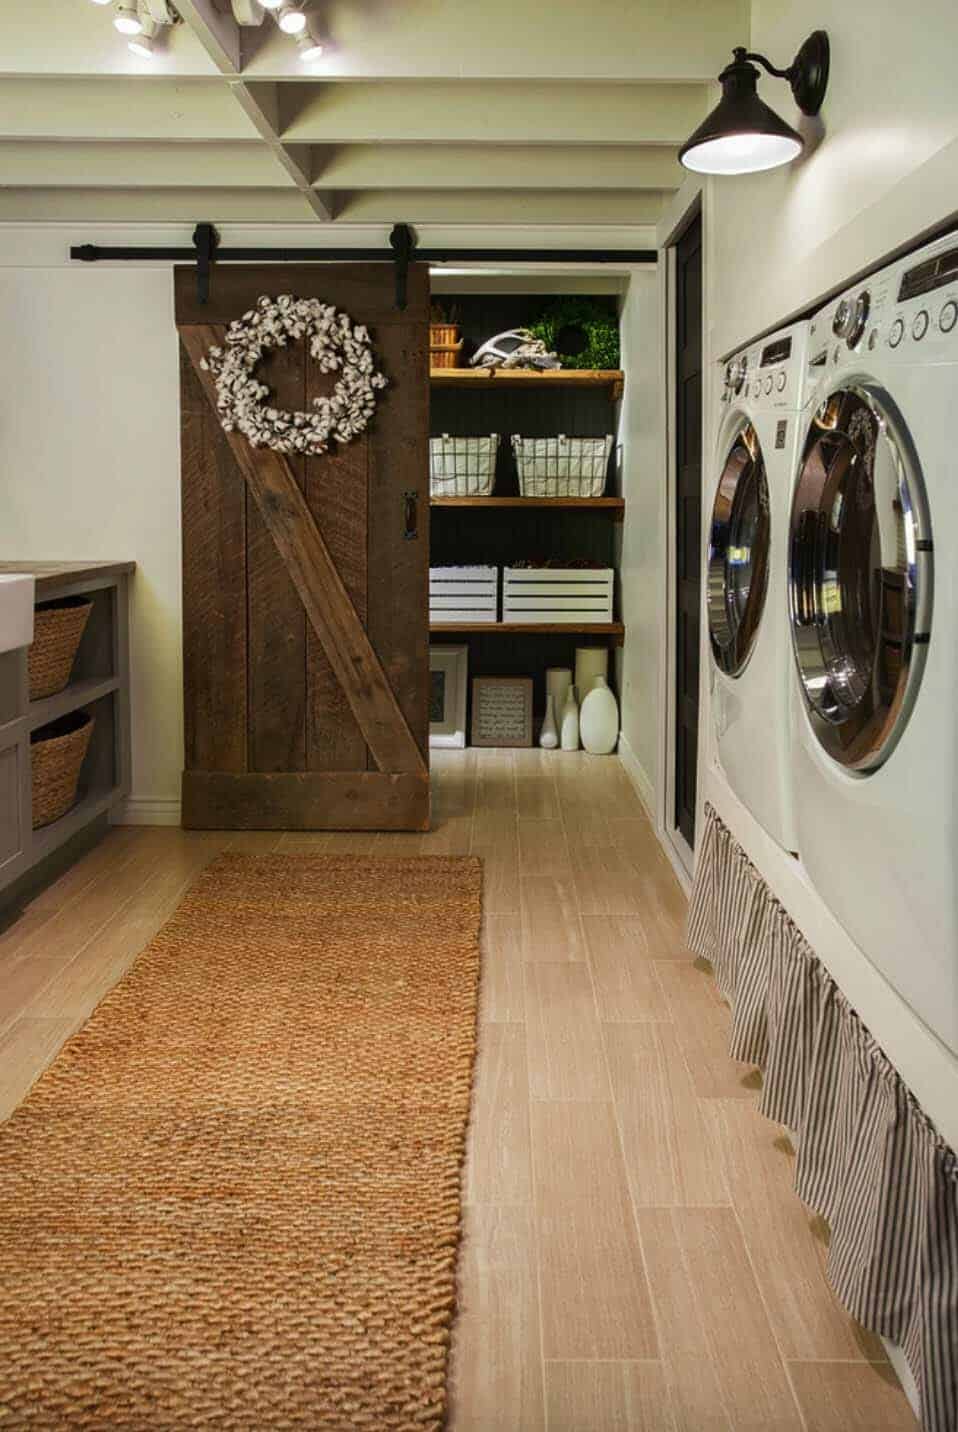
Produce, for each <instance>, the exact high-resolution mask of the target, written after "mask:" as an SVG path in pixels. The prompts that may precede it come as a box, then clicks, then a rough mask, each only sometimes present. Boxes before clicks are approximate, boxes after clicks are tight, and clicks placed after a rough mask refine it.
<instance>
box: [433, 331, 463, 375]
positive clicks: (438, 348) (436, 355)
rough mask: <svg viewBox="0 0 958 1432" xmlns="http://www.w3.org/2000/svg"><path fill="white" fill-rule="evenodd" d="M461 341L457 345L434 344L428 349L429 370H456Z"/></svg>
mask: <svg viewBox="0 0 958 1432" xmlns="http://www.w3.org/2000/svg"><path fill="white" fill-rule="evenodd" d="M461 351H462V339H461V338H460V340H459V342H458V343H434V344H430V347H429V366H430V368H458V367H459V354H460V352H461Z"/></svg>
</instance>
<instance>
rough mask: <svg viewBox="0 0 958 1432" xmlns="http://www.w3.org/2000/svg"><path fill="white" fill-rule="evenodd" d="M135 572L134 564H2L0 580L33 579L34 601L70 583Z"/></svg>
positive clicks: (0, 562) (2, 562) (0, 565)
mask: <svg viewBox="0 0 958 1432" xmlns="http://www.w3.org/2000/svg"><path fill="white" fill-rule="evenodd" d="M134 571H136V563H135V562H4V561H0V576H4V577H14V576H30V574H31V573H32V574H33V576H34V577H36V579H37V585H36V594H37V597H38V598H39V597H44V596H46V595H47V594H48V593H49V592H51V591H54V590H55V589H56V588H57V587H65V586H66V585H67V584H68V583H72V582H87V581H90V580H92V579H94V578H99V577H122V576H124V575H125V574H126V573H128V572H134Z"/></svg>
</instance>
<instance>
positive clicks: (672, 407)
mask: <svg viewBox="0 0 958 1432" xmlns="http://www.w3.org/2000/svg"><path fill="white" fill-rule="evenodd" d="M683 197H684V196H683ZM696 220H700V222H701V224H702V245H703V259H704V262H703V270H705V269H707V214H706V205H705V196H704V191H703V189H702V188H701V187H700V188H697V189H695V190H694V191H691V192H689V194H688V200H687V203H686V206H685V208H684V209H683V210H682V211H681V212H675V213H673V214H672V215H670V216H669V220H667V221H666V222H667V224H668V227H666V224H663V226H662V228H660V230H659V247H660V253H661V256H662V260H663V262H662V263H661V273H662V314H663V322H664V329H665V334H664V337H665V342H664V353H665V369H666V382H665V393H664V405H663V406H664V413H663V418H664V423H665V432H666V455H667V480H666V484H665V492H664V494H663V499H662V509H661V511H662V518H663V522H662V528H661V531H662V534H663V543H664V547H665V552H664V560H663V564H662V568H661V572H662V581H663V586H664V590H663V591H662V602H663V615H662V619H661V623H660V646H659V650H660V653H661V659H660V667H659V672H660V675H659V682H660V684H659V692H660V706H659V710H660V713H661V717H660V731H659V768H658V770H659V778H658V781H657V785H658V798H657V802H656V804H657V807H658V814H659V820H660V821H661V827H660V828H661V830H662V834H663V837H664V839H665V840H666V848H667V851H668V854H669V856H670V859H671V860H672V863H673V865H674V866H675V868H676V872H677V873H678V874H679V875H680V877H684V880H685V882H686V883H687V882H690V881H691V877H692V871H693V868H694V860H695V853H694V850H693V849H692V847H691V846H690V845H689V843H688V841H687V840H686V839H685V836H684V835H683V834H682V832H681V830H680V829H679V827H678V825H677V823H676V819H675V804H676V799H675V797H676V782H675V745H676V742H675V732H676V630H677V605H678V604H677V592H676V581H677V570H676V493H677V473H676V403H675V397H676V395H675V363H676V333H675V312H676V310H675V304H676V268H677V256H676V249H677V245H678V243H679V241H680V239H681V238H682V235H683V234H684V233H685V232H686V230H687V229H688V227H689V225H690V224H692V223H694V222H695V221H696ZM706 295H707V275H706V277H705V281H704V282H703V304H702V310H703V311H702V345H703V346H702V352H703V421H704V422H705V423H706V424H707V421H708V415H709V393H708V383H707V379H708V365H707V363H706V362H705V358H706V353H707V346H706V342H705V336H706V332H707V296H706ZM709 437H710V435H709V430H708V428H707V426H706V427H703V437H702V451H703V465H707V463H708V454H709V452H710V445H709ZM706 487H707V483H704V482H703V499H702V506H703V522H704V520H705V516H704V508H705V498H704V493H705V488H706ZM703 542H704V528H703V529H702V531H700V532H699V534H698V543H697V546H698V551H699V556H700V557H701V555H702V552H704V547H703V545H702V544H703ZM700 626H701V628H702V630H704V629H705V628H704V626H703V625H702V618H701V608H700ZM700 641H701V632H700ZM705 669H706V668H705V666H704V664H703V658H702V654H701V645H700V665H699V671H700V676H699V695H700V705H699V716H700V719H699V740H698V777H699V790H700V791H701V786H702V778H703V776H704V774H705V761H706V756H707V743H706V741H705V728H706V725H707V710H708V704H707V699H706V697H707V693H703V692H702V688H701V677H702V673H703V672H704V670H705ZM697 805H698V806H699V807H700V806H701V796H699V798H698V800H697Z"/></svg>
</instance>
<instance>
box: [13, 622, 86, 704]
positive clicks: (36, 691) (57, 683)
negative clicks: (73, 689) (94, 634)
mask: <svg viewBox="0 0 958 1432" xmlns="http://www.w3.org/2000/svg"><path fill="white" fill-rule="evenodd" d="M92 610H93V603H92V602H91V601H90V599H89V598H88V597H58V598H56V600H55V601H52V602H41V603H40V605H39V606H38V607H36V608H35V610H34V613H33V645H32V646H31V647H30V650H29V653H28V656H27V665H28V668H29V672H30V700H31V701H39V699H40V697H41V696H53V695H54V694H55V693H56V692H57V691H62V690H63V688H64V686H66V684H67V682H68V681H69V680H70V672H71V671H72V670H73V662H74V660H75V658H76V654H77V647H78V646H79V645H80V638H81V637H82V635H83V631H84V628H85V627H86V624H87V620H88V618H89V616H90V612H91V611H92Z"/></svg>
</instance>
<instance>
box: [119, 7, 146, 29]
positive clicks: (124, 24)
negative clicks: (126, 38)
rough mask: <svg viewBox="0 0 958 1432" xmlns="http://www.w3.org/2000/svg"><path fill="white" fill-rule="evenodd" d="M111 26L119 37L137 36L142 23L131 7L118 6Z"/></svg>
mask: <svg viewBox="0 0 958 1432" xmlns="http://www.w3.org/2000/svg"><path fill="white" fill-rule="evenodd" d="M113 24H114V25H115V27H116V28H117V29H118V30H119V32H120V34H121V35H138V34H139V33H140V31H141V30H142V29H143V21H142V20H141V19H140V17H139V15H138V14H137V13H136V11H135V10H134V8H133V6H132V5H118V6H117V7H116V14H115V15H114V17H113Z"/></svg>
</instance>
